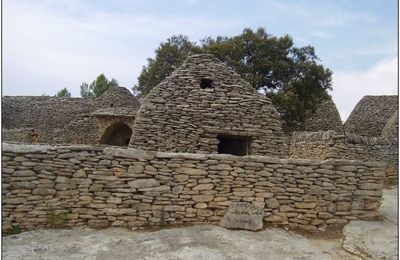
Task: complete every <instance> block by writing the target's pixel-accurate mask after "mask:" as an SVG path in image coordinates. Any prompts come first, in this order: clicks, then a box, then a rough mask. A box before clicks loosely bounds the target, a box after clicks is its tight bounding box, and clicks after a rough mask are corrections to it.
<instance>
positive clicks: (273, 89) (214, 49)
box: [133, 28, 332, 128]
mask: <svg viewBox="0 0 400 260" xmlns="http://www.w3.org/2000/svg"><path fill="white" fill-rule="evenodd" d="M202 52H204V53H211V54H213V55H214V56H216V57H217V58H219V59H220V60H221V61H223V62H224V63H226V64H227V65H229V66H231V67H232V68H233V69H235V71H236V72H238V73H239V74H240V75H241V76H242V77H243V78H244V79H245V80H247V81H248V82H249V83H250V84H251V85H252V86H253V87H254V88H255V89H257V90H258V91H259V92H261V93H264V94H265V95H266V96H268V97H269V98H271V100H272V102H273V103H274V105H275V106H276V108H277V110H278V112H279V113H280V115H281V117H282V119H283V120H284V122H285V127H286V128H291V127H293V126H295V125H299V124H301V123H302V122H304V119H305V118H306V117H307V116H308V114H309V113H311V112H313V111H314V110H315V109H316V106H317V105H318V104H319V103H320V102H322V101H323V100H324V99H326V98H328V97H329V95H328V93H327V90H329V89H331V81H332V72H331V71H330V70H329V69H326V68H324V67H323V66H322V65H321V64H319V62H320V60H319V59H318V57H317V56H316V54H315V50H314V48H313V47H311V46H305V47H301V48H298V47H294V45H293V39H292V38H291V37H290V36H289V35H285V36H283V37H275V36H272V35H269V34H267V33H266V31H265V29H263V28H259V29H257V30H256V31H253V30H251V29H245V30H243V32H242V33H241V34H240V35H237V36H233V37H222V36H218V37H217V38H215V39H213V38H211V37H209V38H206V39H204V40H202V41H201V46H197V45H196V44H195V43H191V42H190V41H189V39H188V37H185V36H182V35H179V36H173V37H171V38H170V39H168V40H167V42H165V43H162V44H161V45H160V47H159V48H158V49H157V50H156V57H155V59H151V58H149V59H148V64H147V66H144V67H143V70H142V73H141V74H140V76H139V78H138V85H136V86H135V87H134V88H133V90H134V91H135V92H137V93H138V94H140V95H143V96H144V95H146V94H147V93H148V92H149V91H150V90H151V89H152V88H153V87H154V86H156V85H157V84H158V83H160V82H161V81H162V80H163V79H165V78H166V77H167V76H168V75H169V74H170V73H171V72H172V71H173V70H174V69H175V68H177V67H179V66H180V65H181V64H182V63H183V62H184V60H185V59H186V57H187V56H188V55H189V54H191V53H202Z"/></svg>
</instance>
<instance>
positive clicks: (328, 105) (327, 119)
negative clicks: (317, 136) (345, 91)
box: [302, 98, 343, 132]
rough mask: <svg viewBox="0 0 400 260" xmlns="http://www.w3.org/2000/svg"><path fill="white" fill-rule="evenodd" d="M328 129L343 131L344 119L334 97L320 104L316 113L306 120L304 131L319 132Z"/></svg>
mask: <svg viewBox="0 0 400 260" xmlns="http://www.w3.org/2000/svg"><path fill="white" fill-rule="evenodd" d="M328 130H334V131H337V132H342V131H343V123H342V119H341V118H340V114H339V111H338V110H337V108H336V105H335V103H334V102H333V100H332V98H328V99H326V100H325V101H322V102H321V104H319V105H318V107H317V109H316V110H315V113H313V114H311V115H310V116H309V117H308V118H307V119H306V120H305V122H304V129H303V130H302V131H307V132H317V131H328Z"/></svg>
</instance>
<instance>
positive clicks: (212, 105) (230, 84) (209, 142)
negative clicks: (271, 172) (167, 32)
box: [130, 54, 288, 156]
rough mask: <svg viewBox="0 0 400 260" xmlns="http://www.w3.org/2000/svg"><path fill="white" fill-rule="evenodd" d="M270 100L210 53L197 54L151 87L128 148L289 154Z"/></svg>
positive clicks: (236, 153)
mask: <svg viewBox="0 0 400 260" xmlns="http://www.w3.org/2000/svg"><path fill="white" fill-rule="evenodd" d="M286 141H287V140H286V138H285V136H284V133H283V131H282V125H281V122H280V120H279V115H278V113H277V111H276V109H275V108H274V106H273V105H272V103H271V101H270V100H269V99H268V98H267V97H265V96H263V95H261V94H259V93H258V92H257V91H256V90H255V89H253V88H252V87H251V85H250V84H249V83H248V82H246V81H245V80H243V79H242V78H241V77H240V76H239V74H237V73H236V72H235V71H234V70H232V69H231V68H229V67H227V66H226V65H225V64H223V63H222V62H220V61H219V60H218V59H217V58H215V57H214V56H212V55H209V54H199V55H193V56H190V57H189V58H188V60H187V61H186V62H185V63H184V64H183V65H182V66H181V67H179V68H178V69H176V70H175V71H174V72H173V73H172V74H171V75H170V76H169V77H168V78H167V79H166V80H165V81H163V82H162V83H160V84H159V85H157V86H156V87H155V88H153V89H152V90H151V91H150V93H149V94H148V95H147V96H146V98H145V99H144V100H143V102H142V105H141V107H140V109H139V111H138V113H137V115H136V119H135V124H134V126H133V135H132V138H131V142H130V146H133V147H135V148H139V149H144V150H153V151H170V152H189V153H222V154H225V153H229V154H234V155H248V154H251V155H271V156H286V155H287V152H288V151H287V142H286Z"/></svg>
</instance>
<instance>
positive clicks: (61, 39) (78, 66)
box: [2, 0, 398, 121]
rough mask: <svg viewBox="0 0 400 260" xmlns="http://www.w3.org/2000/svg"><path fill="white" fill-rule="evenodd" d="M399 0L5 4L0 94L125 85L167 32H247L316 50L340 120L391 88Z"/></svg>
mask: <svg viewBox="0 0 400 260" xmlns="http://www.w3.org/2000/svg"><path fill="white" fill-rule="evenodd" d="M397 10H398V9H397V1H396V0H351V1H348V0H335V1H329V0H297V1H293V0H291V1H289V0H259V1H258V0H243V1H239V0H226V1H223V0H220V1H216V0H209V1H208V0H174V1H167V0H164V1H163V0H159V1H155V0H154V1H151V0H150V1H149V0H141V1H138V0H131V1H128V0H107V1H106V0H104V1H102V0H97V1H93V0H92V1H89V0H35V1H33V0H3V35H2V37H3V53H2V54H3V64H2V65H3V84H2V94H3V95H42V94H47V95H54V94H56V93H57V91H58V90H60V89H62V88H64V87H66V88H67V89H68V90H69V91H70V92H71V93H72V96H76V97H79V96H80V94H79V86H80V85H81V83H82V82H88V83H90V82H92V81H93V80H94V79H95V78H96V77H97V76H98V75H99V74H100V73H104V74H105V75H106V76H107V77H108V78H109V79H111V78H115V79H117V81H118V82H119V84H120V85H121V86H124V87H126V88H129V89H131V88H132V86H133V85H134V84H135V83H136V82H137V77H138V76H139V74H140V71H141V69H142V67H143V66H144V65H146V64H147V58H149V57H153V58H154V56H155V53H154V51H155V49H156V48H157V47H158V46H159V44H160V43H161V42H163V41H165V40H166V39H167V38H169V37H171V36H172V35H177V34H184V35H187V36H188V37H189V38H190V40H191V41H193V42H198V41H199V40H201V39H203V38H205V37H208V36H211V37H216V36H218V35H223V36H234V35H238V34H240V33H241V32H242V31H243V29H244V28H252V29H256V28H258V27H264V28H266V30H267V32H268V33H269V34H272V35H274V36H284V35H286V34H289V35H290V36H292V37H293V40H294V43H295V46H298V47H301V46H306V45H311V46H314V47H315V50H316V54H317V56H318V57H319V58H320V59H321V64H323V65H324V66H325V67H327V68H329V69H331V70H332V71H333V73H334V74H333V84H332V88H333V91H331V92H330V94H331V95H332V97H333V100H334V102H335V103H336V106H337V107H338V110H339V113H340V115H341V117H342V120H343V121H345V120H346V118H347V117H348V115H349V114H350V113H351V111H352V110H353V108H354V106H355V105H356V103H357V102H358V101H359V100H360V99H361V98H362V97H363V96H365V95H390V94H397V73H398V69H397V33H398V31H397Z"/></svg>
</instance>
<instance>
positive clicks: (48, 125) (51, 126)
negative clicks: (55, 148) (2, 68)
mask: <svg viewBox="0 0 400 260" xmlns="http://www.w3.org/2000/svg"><path fill="white" fill-rule="evenodd" d="M91 110H92V106H91V103H90V101H89V100H86V99H82V98H70V97H46V96H38V97H25V96H5V97H3V98H2V123H3V124H2V128H3V129H7V130H8V131H15V132H18V131H20V130H19V129H24V128H31V129H34V132H35V133H34V134H35V139H34V140H33V141H35V142H40V143H55V142H57V139H62V131H63V129H64V128H65V127H67V126H68V124H69V123H70V122H71V121H75V120H77V119H78V118H80V117H83V116H85V115H87V114H89V113H90V111H91ZM82 131H84V130H83V129H82ZM6 137H7V136H6ZM5 140H7V139H5ZM11 141H19V140H11Z"/></svg>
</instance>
